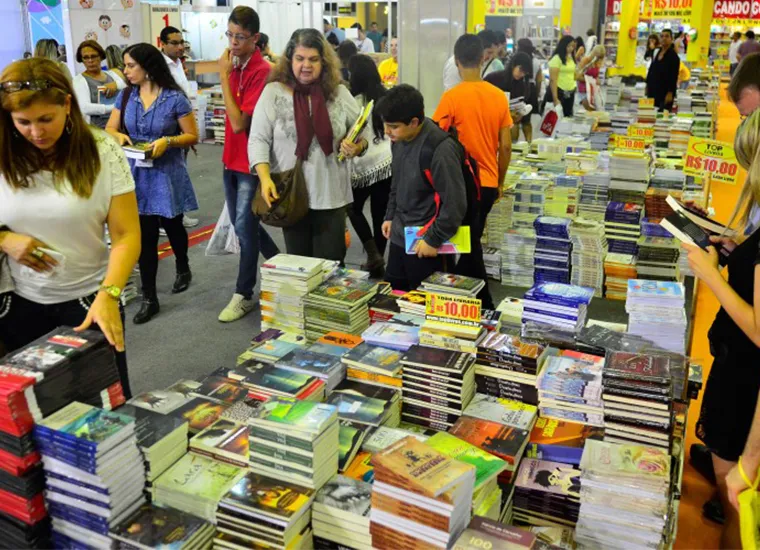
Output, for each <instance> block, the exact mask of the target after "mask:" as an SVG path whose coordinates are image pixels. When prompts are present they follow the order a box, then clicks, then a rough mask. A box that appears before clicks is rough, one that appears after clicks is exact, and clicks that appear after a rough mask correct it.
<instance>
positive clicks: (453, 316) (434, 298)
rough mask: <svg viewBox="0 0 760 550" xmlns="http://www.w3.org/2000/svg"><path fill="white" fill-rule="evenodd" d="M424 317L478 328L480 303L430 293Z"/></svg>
mask: <svg viewBox="0 0 760 550" xmlns="http://www.w3.org/2000/svg"><path fill="white" fill-rule="evenodd" d="M425 317H426V318H428V319H431V320H437V321H444V322H447V323H456V324H458V325H469V326H478V325H480V318H481V303H480V300H478V299H477V298H468V297H466V296H452V295H450V294H434V293H431V294H428V296H427V301H426V302H425Z"/></svg>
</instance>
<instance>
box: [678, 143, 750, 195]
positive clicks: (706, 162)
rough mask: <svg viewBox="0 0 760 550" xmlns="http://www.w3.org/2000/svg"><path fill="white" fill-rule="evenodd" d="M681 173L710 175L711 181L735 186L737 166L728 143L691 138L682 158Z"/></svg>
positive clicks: (732, 149) (734, 155)
mask: <svg viewBox="0 0 760 550" xmlns="http://www.w3.org/2000/svg"><path fill="white" fill-rule="evenodd" d="M683 171H684V173H685V174H687V175H689V176H704V175H706V174H710V177H711V178H712V180H713V181H720V182H723V183H729V184H731V185H736V177H737V175H738V173H739V164H738V162H737V161H736V154H735V153H734V148H733V147H732V146H731V144H730V143H725V142H723V141H715V140H714V139H703V138H698V137H694V136H692V137H690V138H689V146H688V148H687V150H686V156H685V157H684V166H683Z"/></svg>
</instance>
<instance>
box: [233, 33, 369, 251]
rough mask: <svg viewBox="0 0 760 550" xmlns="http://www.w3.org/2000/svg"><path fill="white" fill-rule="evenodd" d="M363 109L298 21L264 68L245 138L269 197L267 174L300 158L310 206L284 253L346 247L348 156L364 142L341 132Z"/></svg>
mask: <svg viewBox="0 0 760 550" xmlns="http://www.w3.org/2000/svg"><path fill="white" fill-rule="evenodd" d="M359 114H360V110H359V106H358V104H357V103H356V100H355V99H354V98H353V97H352V96H351V93H350V92H349V91H348V89H347V88H346V87H345V86H343V85H342V84H341V83H340V72H339V63H338V60H337V57H336V56H335V53H334V52H333V50H332V48H331V47H329V45H328V44H327V42H326V41H325V39H324V38H323V37H322V35H321V34H320V33H319V31H317V30H315V29H300V30H297V31H296V32H294V33H293V36H291V38H290V41H289V42H288V45H287V47H286V49H285V53H284V55H282V56H281V57H280V58H279V59H278V60H277V64H276V65H275V67H274V69H273V70H272V73H271V74H270V76H269V84H267V85H266V87H265V88H264V91H263V92H262V94H261V98H260V99H259V101H258V103H257V104H256V110H255V111H254V113H253V120H252V122H251V133H250V137H249V141H248V158H249V160H250V163H251V168H252V169H255V170H256V174H257V175H258V176H259V180H260V185H261V194H262V196H263V197H264V199H265V200H266V201H267V202H268V203H269V204H270V205H271V202H272V201H273V200H274V199H276V198H277V191H276V189H275V185H274V182H273V181H272V177H271V174H272V173H279V172H284V171H286V170H290V169H292V168H293V167H294V166H295V163H296V159H297V158H300V159H301V160H302V161H303V163H302V165H303V173H304V178H305V180H306V186H307V189H308V192H309V213H308V215H307V216H306V217H305V218H304V219H303V220H301V221H300V222H298V223H297V224H295V225H293V226H291V227H286V228H284V229H283V234H284V236H285V247H286V249H287V252H288V254H296V255H299V256H310V257H318V258H325V259H328V260H338V261H340V262H342V261H343V260H344V258H345V255H346V241H345V231H346V207H347V206H348V205H350V204H351V202H352V201H353V197H352V194H351V173H350V166H349V164H348V163H346V162H340V161H338V158H337V156H338V153H339V152H340V151H342V152H343V153H344V154H345V155H346V157H347V158H353V157H355V156H357V155H360V154H363V153H364V152H365V151H366V150H367V147H368V144H367V141H366V140H365V139H362V140H361V141H360V142H359V143H358V144H354V143H349V142H347V141H345V140H344V138H345V136H346V134H347V133H348V131H349V130H350V129H351V127H352V126H353V125H354V123H355V122H356V119H357V118H358V117H359Z"/></svg>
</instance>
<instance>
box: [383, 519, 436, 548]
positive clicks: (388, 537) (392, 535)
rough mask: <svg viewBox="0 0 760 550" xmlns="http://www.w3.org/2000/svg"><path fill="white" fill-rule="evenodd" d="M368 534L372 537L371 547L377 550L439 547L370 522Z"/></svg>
mask: <svg viewBox="0 0 760 550" xmlns="http://www.w3.org/2000/svg"><path fill="white" fill-rule="evenodd" d="M369 532H370V534H371V535H372V547H373V548H378V549H379V550H385V549H388V550H391V549H392V550H397V549H399V548H403V549H404V550H440V547H438V546H434V545H432V544H428V543H427V542H425V541H424V540H422V539H418V538H415V537H412V536H410V535H408V534H406V533H403V532H401V531H396V530H395V529H391V528H390V527H386V526H384V525H380V524H379V523H375V522H371V523H370V525H369Z"/></svg>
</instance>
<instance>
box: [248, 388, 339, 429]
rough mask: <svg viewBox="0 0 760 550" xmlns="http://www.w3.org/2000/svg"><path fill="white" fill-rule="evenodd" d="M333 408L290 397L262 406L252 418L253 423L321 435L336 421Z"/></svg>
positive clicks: (274, 400) (276, 399) (272, 400)
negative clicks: (279, 426)
mask: <svg viewBox="0 0 760 550" xmlns="http://www.w3.org/2000/svg"><path fill="white" fill-rule="evenodd" d="M336 416H337V414H336V409H335V407H333V406H330V405H326V404H324V403H313V402H311V401H300V400H298V399H291V398H289V397H273V398H271V399H270V400H268V401H267V402H266V403H264V404H263V405H261V407H259V409H258V410H257V411H256V412H255V413H254V414H253V416H252V417H251V423H252V424H257V423H264V425H267V424H269V425H271V424H272V423H274V424H278V425H281V426H282V427H283V429H284V428H290V429H293V430H298V431H301V432H308V433H311V434H315V435H316V434H319V433H321V432H323V431H325V429H327V428H328V427H329V425H330V424H331V423H332V422H334V421H335V418H336Z"/></svg>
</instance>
